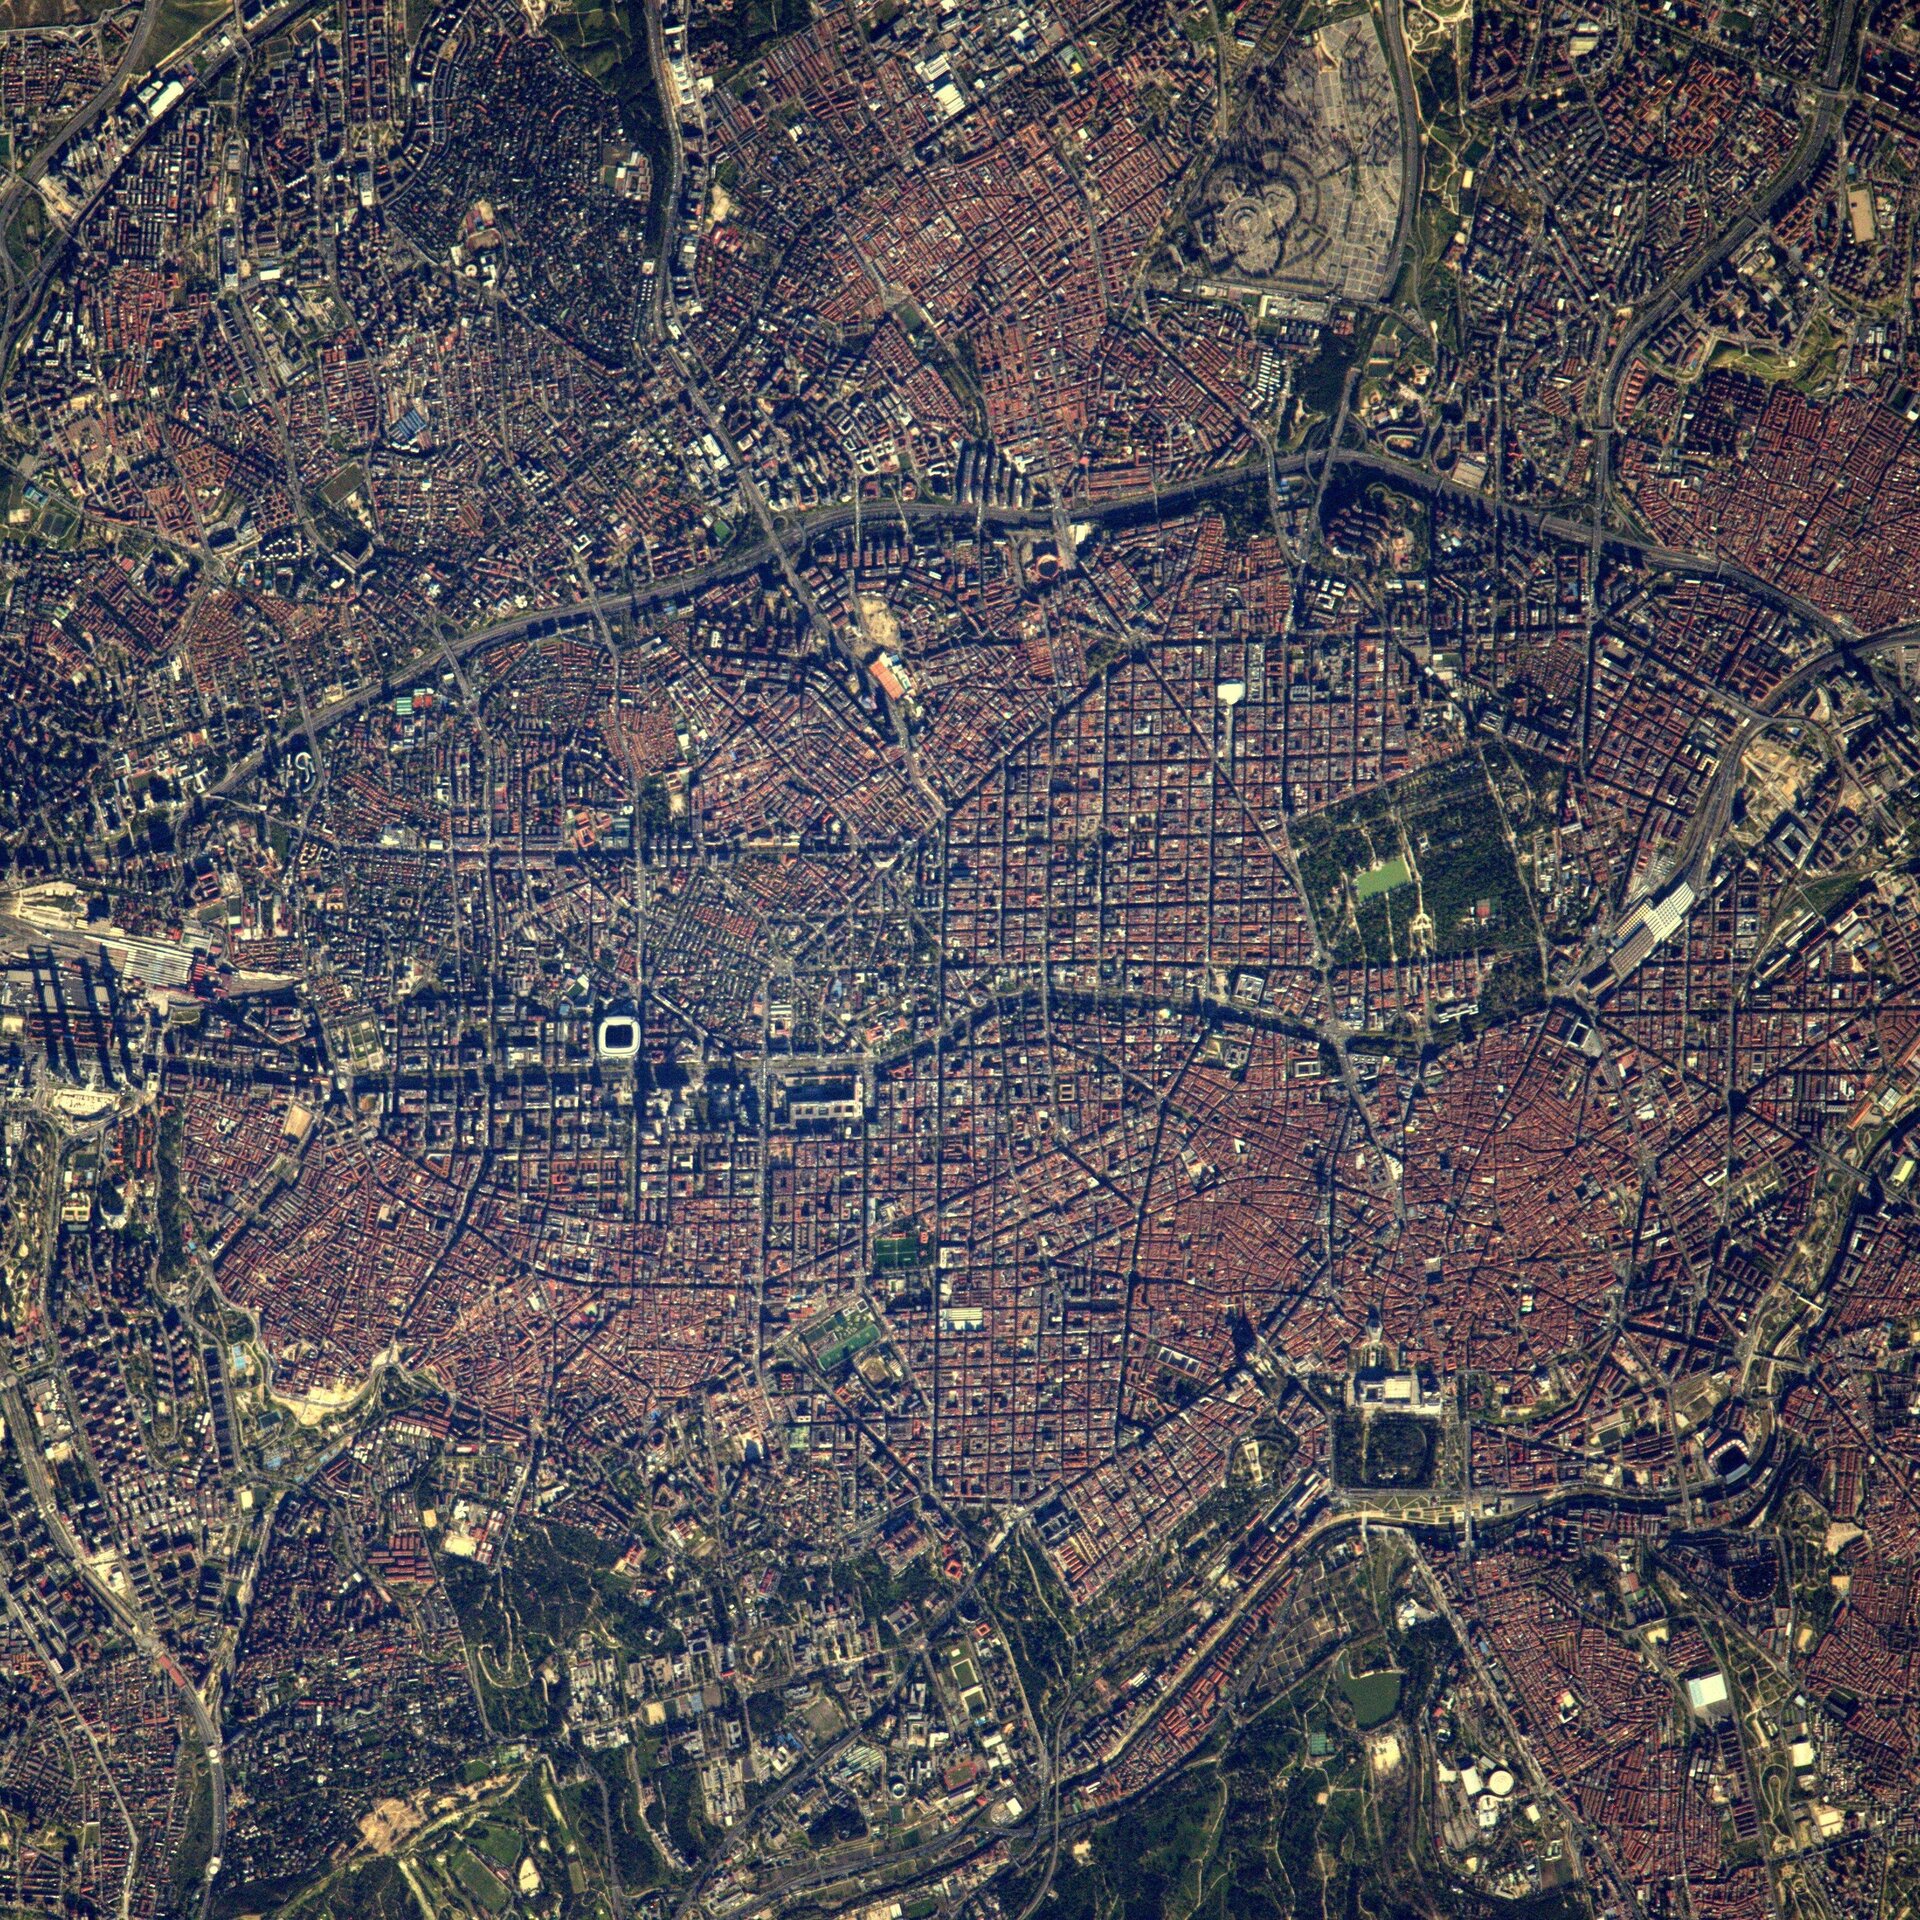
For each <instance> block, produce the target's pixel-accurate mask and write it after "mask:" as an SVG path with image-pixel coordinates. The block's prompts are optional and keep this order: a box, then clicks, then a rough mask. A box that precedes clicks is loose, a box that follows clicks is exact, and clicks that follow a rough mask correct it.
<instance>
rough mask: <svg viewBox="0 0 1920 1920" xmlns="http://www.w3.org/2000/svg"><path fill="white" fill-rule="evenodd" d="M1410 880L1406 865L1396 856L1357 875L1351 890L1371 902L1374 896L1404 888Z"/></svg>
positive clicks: (1410, 876)
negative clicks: (1396, 888)
mask: <svg viewBox="0 0 1920 1920" xmlns="http://www.w3.org/2000/svg"><path fill="white" fill-rule="evenodd" d="M1412 878H1413V875H1412V874H1410V873H1409V872H1408V871H1407V863H1406V862H1405V861H1404V860H1403V859H1401V858H1400V856H1399V855H1398V854H1396V855H1395V856H1394V857H1393V858H1392V859H1391V860H1386V861H1383V862H1382V863H1381V864H1380V865H1379V866H1377V867H1373V868H1370V869H1369V870H1368V871H1367V872H1365V873H1363V874H1360V875H1358V876H1357V877H1356V878H1355V880H1354V883H1353V890H1354V892H1355V893H1356V894H1357V895H1359V897H1360V898H1361V899H1362V900H1371V899H1372V898H1373V897H1374V895H1375V894H1378V893H1391V892H1392V891H1393V890H1394V888H1395V887H1404V886H1405V885H1406V884H1407V882H1408V881H1409V880H1411V879H1412Z"/></svg>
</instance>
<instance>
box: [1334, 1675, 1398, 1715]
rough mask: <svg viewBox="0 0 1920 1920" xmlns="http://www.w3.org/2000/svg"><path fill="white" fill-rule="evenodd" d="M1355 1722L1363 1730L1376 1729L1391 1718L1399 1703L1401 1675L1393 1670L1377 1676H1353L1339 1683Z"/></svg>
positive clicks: (1348, 1676)
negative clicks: (1366, 1728) (1367, 1728)
mask: <svg viewBox="0 0 1920 1920" xmlns="http://www.w3.org/2000/svg"><path fill="white" fill-rule="evenodd" d="M1340 1691H1341V1692H1342V1693H1344V1694H1345V1695H1346V1696H1347V1704H1348V1705H1349V1706H1350V1707H1352V1709H1353V1717H1354V1720H1355V1722H1356V1723H1357V1724H1358V1725H1360V1726H1361V1727H1363V1728H1364V1727H1377V1726H1378V1725H1379V1724H1380V1723H1381V1721H1383V1720H1387V1719H1390V1718H1391V1717H1392V1715H1393V1711H1394V1709H1395V1708H1396V1707H1398V1706H1399V1704H1400V1676H1399V1674H1398V1673H1396V1672H1395V1671H1394V1670H1393V1668H1391V1667H1386V1668H1383V1669H1382V1670H1381V1671H1380V1672H1378V1673H1350V1674H1348V1675H1347V1677H1346V1678H1345V1679H1344V1680H1342V1681H1341V1682H1340Z"/></svg>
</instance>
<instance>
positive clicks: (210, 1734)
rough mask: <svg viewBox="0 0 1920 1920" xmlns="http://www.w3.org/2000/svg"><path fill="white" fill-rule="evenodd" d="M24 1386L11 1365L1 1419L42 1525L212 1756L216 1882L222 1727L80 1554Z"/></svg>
mask: <svg viewBox="0 0 1920 1920" xmlns="http://www.w3.org/2000/svg"><path fill="white" fill-rule="evenodd" d="M20 1387H21V1383H20V1376H19V1375H18V1374H17V1373H15V1372H14V1371H13V1369H12V1368H11V1367H3V1368H0V1415H4V1417H5V1421H6V1427H7V1432H8V1434H9V1435H10V1436H11V1437H12V1440H13V1446H14V1451H15V1452H16V1453H17V1454H18V1455H19V1457H20V1465H21V1469H22V1471H23V1472H24V1474H25V1475H26V1481H27V1488H28V1491H29V1492H30V1493H31V1494H32V1496H33V1504H34V1507H35V1508H36V1510H37V1511H38V1512H39V1515H40V1520H41V1524H42V1525H43V1526H44V1527H45V1528H46V1530H47V1534H48V1537H49V1538H50V1539H51V1540H52V1541H53V1543H54V1545H55V1546H57V1547H58V1548H59V1549H60V1551H61V1552H62V1553H63V1554H65V1555H66V1557H67V1559H68V1560H69V1561H70V1562H71V1563H72V1565H73V1569H74V1571H75V1572H76V1573H78V1574H79V1576H80V1578H81V1579H82V1580H84V1581H85V1582H86V1584H87V1586H88V1587H89V1588H90V1589H91V1590H92V1592H93V1594H94V1596H95V1597H96V1598H97V1599H98V1600H99V1602H100V1604H101V1605H102V1606H104V1607H105V1608H106V1610H107V1612H108V1614H109V1615H110V1616H111V1617H112V1618H113V1619H114V1621H115V1622H116V1623H117V1624H118V1625H119V1627H120V1628H121V1630H122V1631H123V1632H124V1633H126V1634H127V1635H128V1637H129V1638H130V1639H131V1640H132V1641H133V1643H134V1645H135V1646H136V1647H137V1648H139V1650H140V1653H141V1655H142V1656H143V1657H144V1658H145V1659H147V1660H149V1661H151V1662H152V1663H153V1664H154V1665H156V1666H157V1667H159V1668H160V1670H161V1671H162V1672H163V1673H165V1675H166V1676H167V1678H168V1679H169V1680H170V1681H172V1683H173V1686H174V1689H175V1691H176V1692H177V1693H178V1694H179V1695H180V1703H181V1705H182V1706H183V1707H185V1708H186V1710H187V1714H188V1717H189V1718H190V1719H191V1720H192V1721H193V1725H194V1730H195V1732H196V1733H197V1734H198V1735H199V1739H200V1744H201V1747H202V1748H203V1749H204V1751H205V1753H206V1757H207V1774H208V1783H209V1790H210V1794H211V1798H212V1809H211V1820H210V1834H209V1847H208V1854H207V1880H208V1881H209V1883H211V1881H212V1880H213V1878H214V1876H215V1875H216V1874H217V1873H218V1872H219V1871H220V1864H221V1854H222V1851H223V1849H224V1848H225V1846H226V1837H227V1769H226V1756H225V1753H224V1751H223V1750H222V1747H221V1741H220V1729H219V1727H218V1726H217V1725H216V1724H215V1722H214V1718H213V1715H212V1714H211V1713H209V1712H208V1711H207V1703H206V1702H205V1701H204V1700H203V1699H202V1698H201V1697H200V1692H199V1689H198V1688H196V1687H195V1686H194V1684H193V1683H192V1681H190V1680H189V1679H188V1678H187V1676H186V1673H185V1671H184V1670H183V1669H182V1667H181V1665H180V1663H179V1661H178V1660H176V1659H175V1658H174V1656H173V1654H172V1653H171V1652H170V1651H169V1650H168V1648H167V1647H166V1646H165V1645H164V1644H163V1643H162V1642H161V1639H160V1636H159V1635H158V1633H156V1632H155V1631H154V1628H153V1624H152V1622H151V1621H149V1620H147V1619H146V1618H145V1616H144V1615H143V1614H141V1613H140V1612H139V1610H138V1609H137V1608H135V1607H134V1606H132V1605H131V1604H130V1603H129V1602H128V1601H126V1600H124V1599H122V1598H121V1596H120V1595H119V1594H117V1593H115V1592H114V1591H113V1589H112V1588H111V1587H109V1586H108V1585H107V1583H106V1581H105V1580H104V1579H103V1578H102V1577H101V1575H100V1573H99V1572H98V1570H97V1569H96V1568H95V1567H94V1566H93V1565H92V1564H91V1562H90V1561H89V1560H88V1559H87V1557H86V1555H85V1554H84V1553H83V1552H82V1551H81V1550H80V1543H79V1542H78V1541H77V1540H75V1539H74V1537H73V1532H72V1529H71V1528H70V1527H69V1526H68V1524H67V1517H66V1515H65V1514H64V1513H63V1512H61V1510H60V1501H59V1497H58V1495H57V1493H56V1491H55V1489H54V1485H53V1478H52V1476H51V1475H50V1474H49V1473H48V1472H47V1463H46V1460H45V1458H44V1457H43V1455H42V1454H41V1452H40V1443H39V1439H38V1437H37V1435H36V1434H35V1432H34V1426H33V1416H32V1414H31V1412H30V1411H29V1410H28V1407H27V1403H26V1400H25V1397H24V1396H23V1394H22V1393H21V1390H20Z"/></svg>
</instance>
